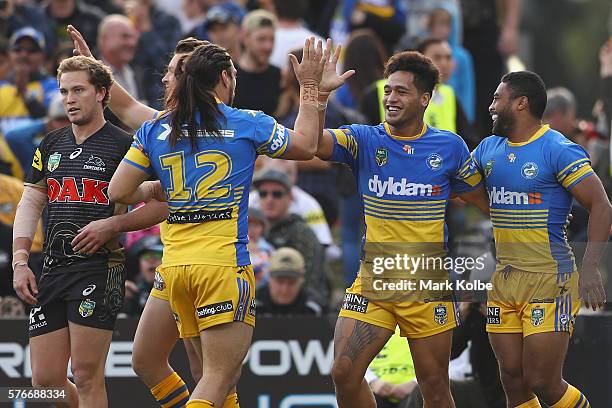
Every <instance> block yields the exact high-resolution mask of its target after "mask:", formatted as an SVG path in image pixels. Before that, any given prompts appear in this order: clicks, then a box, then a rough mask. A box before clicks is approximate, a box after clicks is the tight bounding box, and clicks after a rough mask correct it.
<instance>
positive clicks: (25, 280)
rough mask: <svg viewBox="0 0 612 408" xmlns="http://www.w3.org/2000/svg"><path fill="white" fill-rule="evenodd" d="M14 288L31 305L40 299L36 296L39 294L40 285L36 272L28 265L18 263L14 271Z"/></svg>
mask: <svg viewBox="0 0 612 408" xmlns="http://www.w3.org/2000/svg"><path fill="white" fill-rule="evenodd" d="M13 289H15V292H16V293H17V296H19V298H20V299H21V300H23V301H24V302H26V303H27V304H29V305H35V304H36V303H37V302H38V301H37V300H36V298H35V297H34V296H36V295H38V286H36V278H35V277H34V272H32V270H31V269H30V268H29V267H28V266H27V265H17V266H16V267H15V270H14V271H13Z"/></svg>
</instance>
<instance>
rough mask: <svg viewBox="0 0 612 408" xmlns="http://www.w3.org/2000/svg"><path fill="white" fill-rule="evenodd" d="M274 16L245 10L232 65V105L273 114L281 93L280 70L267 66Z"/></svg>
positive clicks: (272, 42) (274, 23)
mask: <svg viewBox="0 0 612 408" xmlns="http://www.w3.org/2000/svg"><path fill="white" fill-rule="evenodd" d="M275 29H276V17H274V14H272V13H270V12H268V11H265V10H255V11H251V12H250V13H248V14H247V15H246V16H245V17H244V19H243V20H242V44H243V45H244V51H243V52H242V55H241V56H240V60H239V61H238V64H235V65H236V70H237V71H238V73H237V74H236V96H235V99H234V106H235V107H237V108H240V109H254V110H261V111H263V112H265V113H267V114H268V115H274V112H275V111H276V107H277V105H278V98H279V95H280V93H281V71H280V69H278V68H277V67H275V66H273V65H270V55H271V54H272V50H273V49H274V30H275Z"/></svg>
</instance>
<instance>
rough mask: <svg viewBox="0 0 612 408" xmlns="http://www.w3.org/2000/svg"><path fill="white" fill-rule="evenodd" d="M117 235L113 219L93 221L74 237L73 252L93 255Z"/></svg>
mask: <svg viewBox="0 0 612 408" xmlns="http://www.w3.org/2000/svg"><path fill="white" fill-rule="evenodd" d="M116 234H117V231H116V228H115V223H114V219H113V217H110V218H105V219H103V220H96V221H92V222H90V223H89V224H87V225H86V226H84V227H83V228H81V229H80V230H79V233H78V234H77V236H76V237H74V239H73V240H72V250H73V251H74V252H75V253H81V254H86V255H93V254H95V253H96V252H97V251H98V249H100V248H101V247H102V245H104V244H106V243H107V242H108V241H109V240H110V239H111V238H113V236H115V235H116Z"/></svg>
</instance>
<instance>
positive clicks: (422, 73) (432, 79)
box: [385, 51, 440, 95]
mask: <svg viewBox="0 0 612 408" xmlns="http://www.w3.org/2000/svg"><path fill="white" fill-rule="evenodd" d="M397 71H406V72H412V73H413V74H414V86H416V88H417V89H418V90H419V91H421V93H424V92H428V93H429V94H430V95H431V94H432V93H433V89H434V87H435V86H436V84H437V83H438V81H439V78H440V72H439V71H438V68H436V66H435V65H434V63H433V62H432V61H431V60H430V59H429V58H427V57H426V56H424V55H423V54H421V53H420V52H416V51H403V52H398V53H397V54H395V55H393V56H392V57H391V58H389V60H388V61H387V64H386V65H385V78H389V75H391V74H393V73H394V72H397Z"/></svg>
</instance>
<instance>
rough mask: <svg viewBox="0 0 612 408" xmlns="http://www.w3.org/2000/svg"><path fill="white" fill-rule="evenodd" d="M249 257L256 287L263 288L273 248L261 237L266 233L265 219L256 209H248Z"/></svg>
mask: <svg viewBox="0 0 612 408" xmlns="http://www.w3.org/2000/svg"><path fill="white" fill-rule="evenodd" d="M248 218H249V229H248V234H249V243H248V244H247V249H248V250H249V257H250V258H251V265H253V272H254V273H255V283H256V285H255V286H256V287H257V288H259V287H261V286H263V285H264V284H265V283H266V282H267V281H268V267H269V264H270V256H271V255H272V252H274V247H272V245H270V243H269V242H268V241H266V239H265V238H264V237H263V235H264V233H265V232H266V227H267V223H266V217H264V215H263V213H262V212H261V211H259V210H258V209H256V208H249V217H248Z"/></svg>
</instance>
